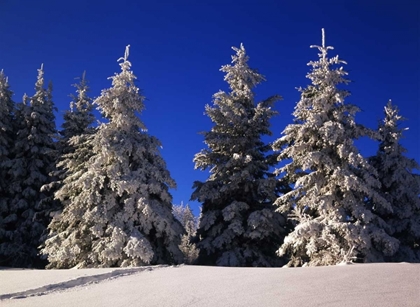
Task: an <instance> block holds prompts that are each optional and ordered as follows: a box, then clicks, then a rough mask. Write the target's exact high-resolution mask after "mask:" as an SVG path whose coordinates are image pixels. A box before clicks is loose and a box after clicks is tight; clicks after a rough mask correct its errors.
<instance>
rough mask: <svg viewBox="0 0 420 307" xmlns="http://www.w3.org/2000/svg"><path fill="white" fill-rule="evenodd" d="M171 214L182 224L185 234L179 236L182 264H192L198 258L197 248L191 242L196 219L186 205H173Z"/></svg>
mask: <svg viewBox="0 0 420 307" xmlns="http://www.w3.org/2000/svg"><path fill="white" fill-rule="evenodd" d="M172 213H173V214H174V217H175V218H176V219H177V220H178V221H179V222H180V223H181V224H182V226H183V227H184V230H185V233H184V234H183V235H182V236H181V244H180V245H179V248H180V249H181V251H182V253H183V254H184V263H186V264H193V263H194V262H195V261H196V260H197V257H198V248H197V247H196V244H195V243H194V242H192V240H193V239H194V238H195V236H196V233H197V227H198V219H197V218H196V217H195V216H194V213H193V212H192V210H191V208H190V206H189V205H188V204H187V205H185V206H184V204H182V203H181V204H180V205H173V207H172Z"/></svg>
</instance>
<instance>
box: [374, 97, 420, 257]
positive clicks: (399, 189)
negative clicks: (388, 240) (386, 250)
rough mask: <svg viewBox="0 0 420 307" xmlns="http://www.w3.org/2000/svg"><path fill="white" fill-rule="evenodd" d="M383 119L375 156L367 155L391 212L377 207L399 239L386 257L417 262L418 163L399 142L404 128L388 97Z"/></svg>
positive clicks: (419, 216)
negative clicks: (400, 125) (390, 256)
mask: <svg viewBox="0 0 420 307" xmlns="http://www.w3.org/2000/svg"><path fill="white" fill-rule="evenodd" d="M384 111H385V119H384V120H383V122H381V123H380V125H379V128H378V132H379V136H380V139H381V143H380V145H379V150H378V152H377V154H376V156H374V157H371V158H370V162H371V164H372V165H373V166H374V167H375V169H376V170H377V172H378V174H379V179H380V181H381V183H382V188H381V192H382V195H383V196H384V197H385V198H386V199H387V200H388V201H389V203H390V204H391V206H392V209H393V212H392V213H390V212H388V211H384V210H379V209H380V208H378V209H376V211H377V213H378V214H379V215H380V216H381V217H382V218H383V219H384V220H385V221H386V223H387V224H388V225H390V227H391V229H392V234H393V236H394V237H395V238H397V239H398V240H399V241H400V248H399V250H398V253H397V254H396V255H395V256H394V257H392V258H388V260H394V261H408V262H420V175H419V174H416V173H414V170H420V165H419V164H418V163H417V162H416V161H415V160H414V159H410V158H408V157H406V156H405V152H406V149H405V148H404V147H403V146H402V145H401V144H400V140H401V138H402V137H403V131H404V130H406V129H404V128H400V127H399V123H400V122H401V121H402V120H403V118H402V116H401V115H399V114H398V113H399V111H398V108H397V107H395V106H393V105H392V103H391V101H389V102H388V104H387V105H386V107H385V110H384Z"/></svg>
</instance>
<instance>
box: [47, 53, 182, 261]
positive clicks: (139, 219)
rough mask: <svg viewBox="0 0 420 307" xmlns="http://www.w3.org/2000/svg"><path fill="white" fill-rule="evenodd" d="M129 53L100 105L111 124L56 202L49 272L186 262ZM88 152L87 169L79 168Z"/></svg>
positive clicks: (79, 151)
mask: <svg viewBox="0 0 420 307" xmlns="http://www.w3.org/2000/svg"><path fill="white" fill-rule="evenodd" d="M128 52H129V49H128V47H127V49H126V52H125V56H124V57H123V58H121V59H120V61H122V62H121V63H120V66H121V72H120V73H119V74H116V75H115V76H113V77H111V79H112V87H111V88H109V89H106V90H103V91H102V94H101V96H99V97H98V98H97V99H96V100H95V101H94V103H95V104H96V105H97V106H98V108H99V109H100V111H101V112H102V114H103V116H104V117H106V118H107V119H108V122H107V123H103V124H101V125H100V126H99V128H98V130H97V131H96V133H95V134H93V135H92V136H90V137H88V138H87V139H86V140H85V143H84V144H81V145H80V146H78V147H77V148H76V150H75V153H74V158H72V159H73V160H72V159H68V160H67V161H66V162H65V163H66V167H68V169H69V172H70V174H71V176H70V177H67V178H66V179H65V180H64V185H63V187H62V188H61V189H60V190H59V191H58V192H57V193H56V197H58V198H59V199H60V200H62V201H66V204H65V206H64V210H63V212H62V213H61V214H59V215H57V216H56V217H54V220H53V222H52V223H51V225H50V237H49V239H48V240H47V241H46V246H45V248H44V249H43V253H44V254H47V255H48V260H49V261H50V265H49V267H52V268H69V267H73V266H77V267H111V266H138V265H145V264H158V263H181V262H182V261H183V255H182V253H181V251H180V250H179V247H178V245H179V244H180V234H181V233H182V226H181V224H180V223H179V222H177V221H175V218H174V216H173V215H172V204H171V201H172V197H171V195H170V194H169V192H168V189H169V187H174V186H175V182H174V181H173V179H172V178H171V177H170V175H169V172H168V171H167V169H166V165H165V162H164V160H163V159H162V157H161V156H160V153H159V147H160V142H159V141H158V140H157V139H156V138H154V137H152V136H150V135H149V134H148V133H147V132H146V129H145V126H144V124H143V123H142V122H141V120H140V119H139V118H138V116H137V115H138V113H140V112H141V111H142V110H143V108H144V104H143V101H144V97H143V96H142V95H141V94H140V93H139V89H138V88H137V87H136V86H135V84H134V80H135V79H136V77H135V76H134V74H133V72H132V71H131V63H130V62H129V61H128ZM73 139H74V138H73ZM73 139H72V140H73ZM89 147H91V154H90V155H89V157H90V159H89V161H88V163H87V165H86V163H84V164H82V165H80V164H78V163H74V162H75V160H74V159H77V157H80V156H81V155H83V154H84V153H85V152H86V151H87V149H88V148H89ZM76 174H77V175H76Z"/></svg>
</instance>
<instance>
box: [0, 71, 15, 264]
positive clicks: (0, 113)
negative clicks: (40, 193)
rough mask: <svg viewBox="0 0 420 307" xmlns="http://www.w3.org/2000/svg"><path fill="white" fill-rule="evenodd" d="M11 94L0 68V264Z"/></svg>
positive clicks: (5, 214) (11, 130)
mask: <svg viewBox="0 0 420 307" xmlns="http://www.w3.org/2000/svg"><path fill="white" fill-rule="evenodd" d="M12 95H13V92H12V91H11V90H10V86H9V83H8V79H7V77H6V75H5V74H4V72H3V70H2V71H0V265H2V264H3V261H4V260H5V255H6V254H7V251H5V250H3V249H4V248H5V246H4V245H3V244H1V242H4V241H9V240H10V238H8V237H7V231H6V228H7V226H6V225H7V224H8V223H9V220H10V218H11V217H10V215H9V213H8V211H9V208H8V200H9V197H10V195H9V184H10V176H9V174H8V167H10V157H11V151H12V144H13V143H12V140H13V133H14V124H13V119H14V118H13V113H14V102H13V100H12ZM12 218H13V217H12Z"/></svg>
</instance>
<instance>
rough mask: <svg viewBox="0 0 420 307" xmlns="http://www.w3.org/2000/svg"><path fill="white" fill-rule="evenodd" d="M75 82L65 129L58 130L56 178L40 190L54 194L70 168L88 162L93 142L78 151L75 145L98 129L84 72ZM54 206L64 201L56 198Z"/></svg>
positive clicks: (53, 174)
mask: <svg viewBox="0 0 420 307" xmlns="http://www.w3.org/2000/svg"><path fill="white" fill-rule="evenodd" d="M73 86H74V87H75V88H76V93H77V95H72V96H71V97H72V98H73V99H72V101H71V102H70V110H68V111H66V112H65V113H64V116H63V119H64V122H63V124H62V130H61V131H59V135H60V137H59V139H58V142H57V153H56V169H55V170H54V172H53V173H52V174H51V177H52V179H53V181H52V182H51V183H49V184H46V185H44V186H43V187H42V188H41V191H49V192H50V193H52V194H55V192H56V191H57V190H58V189H59V188H60V187H61V185H62V181H63V180H64V178H65V177H66V176H67V170H68V169H71V170H73V171H74V170H75V169H77V170H78V171H80V170H81V169H84V166H85V163H87V161H88V160H89V158H90V156H91V154H90V151H91V150H92V148H91V146H90V147H88V148H84V150H82V149H79V152H78V153H76V154H75V148H76V147H79V146H83V145H86V144H87V143H86V141H87V139H88V138H89V135H91V134H93V133H94V131H95V129H94V128H92V124H93V122H94V120H95V116H94V115H93V112H92V110H93V104H92V99H91V98H90V97H89V96H88V95H87V93H88V91H89V87H88V85H87V81H86V79H85V72H84V73H83V75H82V77H81V78H80V82H79V83H78V84H73ZM69 175H70V174H69ZM79 175H80V174H79ZM72 178H73V177H72ZM52 207H53V208H52V209H53V210H54V211H61V209H62V204H61V201H59V199H57V198H56V201H55V202H54V203H53V206H52Z"/></svg>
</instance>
